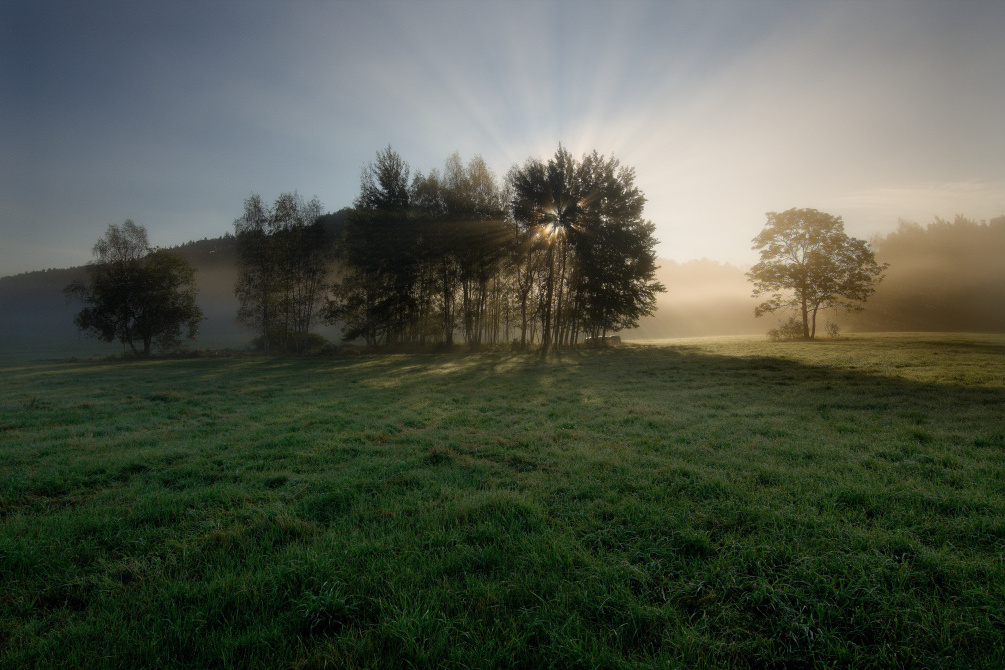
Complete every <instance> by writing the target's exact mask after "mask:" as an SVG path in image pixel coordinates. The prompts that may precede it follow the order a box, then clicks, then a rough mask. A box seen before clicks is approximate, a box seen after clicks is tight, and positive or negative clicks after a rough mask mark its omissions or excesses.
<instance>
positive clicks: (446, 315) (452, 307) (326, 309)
mask: <svg viewBox="0 0 1005 670" xmlns="http://www.w3.org/2000/svg"><path fill="white" fill-rule="evenodd" d="M644 205H645V196H644V195H643V193H642V192H641V190H640V189H639V188H638V187H637V186H636V185H635V173H634V170H632V169H630V168H626V167H623V166H621V165H620V163H619V162H618V161H617V159H614V158H606V157H603V156H601V155H599V154H597V153H596V152H593V153H591V154H587V155H584V156H583V157H582V158H579V159H576V158H574V157H573V156H572V155H571V154H570V153H569V152H568V150H566V149H565V148H563V147H561V146H560V147H559V149H558V150H557V151H556V153H555V155H554V156H553V157H552V158H550V159H549V160H548V161H542V160H539V159H533V158H532V159H528V160H527V161H526V162H525V163H524V164H523V165H520V166H515V167H513V168H512V169H511V170H510V172H509V174H507V176H506V178H505V179H504V180H502V181H500V180H498V179H497V178H496V177H495V175H494V174H493V173H492V171H491V170H490V169H489V168H488V166H487V165H486V164H485V161H484V160H483V159H482V158H481V157H479V156H476V157H474V158H472V159H471V160H469V161H468V162H467V163H465V162H463V161H462V160H461V158H460V156H459V155H458V154H456V153H455V154H453V155H452V156H450V157H449V158H448V159H447V160H446V162H445V164H444V166H443V168H442V169H433V170H431V171H430V172H429V173H428V174H423V173H422V172H415V173H414V174H413V173H412V170H411V168H410V166H409V165H408V163H407V162H406V161H405V160H404V159H403V158H402V157H401V156H400V155H399V154H398V153H397V152H395V151H394V150H393V149H392V148H391V147H390V146H388V147H387V148H385V149H383V150H381V151H379V152H378V153H377V156H376V159H375V160H374V161H373V162H371V163H370V164H368V165H367V166H366V167H365V168H364V170H363V172H362V176H361V183H360V192H359V195H358V196H357V197H356V199H355V201H354V203H353V207H352V209H351V210H350V211H349V212H348V213H347V215H346V216H345V220H344V223H343V225H342V227H341V231H340V232H341V234H340V235H338V236H334V235H330V234H329V235H326V234H325V231H326V226H325V225H324V223H325V222H324V220H323V218H322V217H321V215H320V210H321V207H320V204H319V203H317V201H316V200H312V201H310V202H304V201H303V199H302V198H300V197H299V196H297V195H296V194H295V193H294V194H290V193H285V194H282V195H280V196H279V198H277V199H276V201H275V203H274V204H272V205H271V206H267V205H266V204H265V203H263V202H262V200H261V198H260V197H259V196H258V195H252V196H251V197H249V198H248V199H247V200H246V201H245V203H244V213H243V215H242V216H241V217H240V218H239V219H238V220H237V221H236V222H235V234H236V238H237V245H238V257H239V265H240V274H239V278H238V282H237V286H236V294H237V297H238V299H239V302H240V311H239V319H240V320H241V322H242V323H243V324H244V325H245V326H246V327H248V328H249V329H250V330H251V331H252V332H254V333H256V336H257V340H258V341H259V342H261V343H262V347H263V348H264V349H266V350H271V349H272V348H273V347H277V346H278V347H280V348H282V349H286V350H290V351H303V350H305V349H306V348H307V347H308V346H309V345H310V338H309V336H308V335H309V331H310V327H311V325H312V323H315V322H316V321H324V322H326V323H329V324H337V325H339V326H340V328H341V332H342V337H343V340H345V341H354V340H356V341H361V342H364V343H365V344H366V345H368V346H381V345H384V346H387V345H392V346H401V345H406V346H407V345H431V344H444V345H452V344H454V343H465V344H468V345H472V346H478V345H481V344H497V343H503V342H516V343H519V345H521V346H530V345H536V346H540V347H541V348H543V349H544V350H547V349H549V348H551V347H556V346H570V345H573V344H576V343H577V342H579V341H582V339H584V338H587V337H603V336H605V335H606V334H607V333H610V332H616V331H619V330H621V329H624V328H631V327H634V326H636V325H637V324H638V320H639V319H640V318H641V317H643V316H647V315H650V314H652V313H653V312H654V310H655V308H656V295H657V294H658V293H659V292H661V291H664V290H665V288H664V287H663V286H662V285H661V284H660V283H659V282H658V281H656V279H655V272H656V269H657V266H656V253H655V246H656V240H655V238H654V237H653V232H654V231H655V226H654V225H653V224H652V223H651V222H649V221H647V220H645V219H643V218H642V213H643V208H644ZM327 229H328V230H330V227H328V228H327Z"/></svg>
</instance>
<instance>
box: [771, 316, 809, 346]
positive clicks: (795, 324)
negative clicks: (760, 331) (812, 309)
mask: <svg viewBox="0 0 1005 670" xmlns="http://www.w3.org/2000/svg"><path fill="white" fill-rule="evenodd" d="M805 332H806V331H805V326H804V324H803V322H802V321H800V320H799V319H797V318H796V317H794V316H790V317H789V318H788V319H787V320H786V321H782V322H780V323H779V324H778V327H777V328H772V329H771V330H769V331H768V339H769V340H771V341H772V342H792V341H793V340H802V339H805Z"/></svg>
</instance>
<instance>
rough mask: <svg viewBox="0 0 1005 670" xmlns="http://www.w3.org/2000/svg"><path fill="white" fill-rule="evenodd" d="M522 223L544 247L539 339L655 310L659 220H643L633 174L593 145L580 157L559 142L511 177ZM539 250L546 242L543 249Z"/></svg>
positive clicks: (569, 335) (563, 338)
mask: <svg viewBox="0 0 1005 670" xmlns="http://www.w3.org/2000/svg"><path fill="white" fill-rule="evenodd" d="M509 183H510V187H511V190H512V200H511V208H512V215H513V218H514V220H515V221H516V223H517V224H518V225H519V226H520V227H521V228H522V229H523V230H524V231H525V234H527V235H529V236H537V237H538V238H539V239H540V240H541V242H542V245H541V246H543V249H542V250H541V251H542V252H543V254H544V258H545V260H544V272H543V273H542V278H543V280H544V288H543V291H542V295H541V305H542V306H543V319H542V321H543V323H542V333H541V342H542V345H543V347H544V348H545V349H547V348H548V347H549V346H550V344H551V343H552V342H554V343H566V344H570V343H573V342H575V341H576V337H577V333H579V332H581V331H582V332H585V333H586V334H588V335H590V336H593V337H597V336H603V335H604V334H606V333H607V332H608V331H618V330H621V329H622V328H631V327H633V326H635V325H637V324H638V319H639V317H641V316H647V315H650V314H652V313H653V311H654V310H655V307H656V294H657V293H659V292H662V291H665V290H666V289H665V287H664V286H663V285H662V284H660V283H659V282H658V281H656V280H655V278H654V277H655V272H656V255H655V245H656V240H655V239H654V238H653V237H652V234H653V232H654V231H655V226H654V225H653V224H652V223H650V222H648V221H645V220H643V219H642V210H643V207H644V205H645V196H644V195H643V194H642V191H640V190H639V189H638V187H636V186H635V172H634V170H632V169H630V168H624V167H622V166H621V165H620V163H619V162H618V161H617V160H616V159H614V158H604V157H603V156H600V155H599V154H597V152H596V151H594V152H593V153H592V154H587V155H585V156H584V157H583V158H582V159H581V160H579V161H577V160H575V159H574V158H573V157H572V156H571V154H569V152H568V151H567V150H566V149H564V148H562V147H561V146H560V147H559V148H558V151H557V152H556V153H555V156H554V157H553V158H552V159H550V160H549V161H548V162H547V163H543V162H542V161H540V160H537V159H531V160H528V161H527V162H526V163H525V164H524V165H523V166H522V167H519V168H514V169H513V170H512V171H511V172H510V175H509ZM537 248H538V249H541V247H540V246H539V247H537Z"/></svg>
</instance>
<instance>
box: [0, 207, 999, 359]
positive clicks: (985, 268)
mask: <svg viewBox="0 0 1005 670" xmlns="http://www.w3.org/2000/svg"><path fill="white" fill-rule="evenodd" d="M233 242H234V240H233V238H232V237H229V236H228V237H223V238H217V239H212V240H201V241H198V242H190V243H188V244H185V245H182V246H180V247H176V248H175V251H177V252H178V253H179V254H180V255H181V256H183V257H184V258H185V259H186V260H188V261H189V262H190V263H192V265H193V266H195V267H196V268H197V272H196V282H197V285H198V288H199V296H198V303H199V305H200V307H201V308H202V310H203V312H204V314H205V316H206V320H205V321H204V322H203V323H202V325H201V327H200V331H199V336H198V337H197V338H196V340H195V342H194V343H193V344H192V346H193V347H194V348H203V349H205V348H211V349H212V348H237V349H244V348H247V347H248V346H249V343H250V341H251V339H252V335H251V334H249V333H247V332H245V331H242V330H241V329H240V328H239V327H238V326H237V324H236V322H235V316H236V314H237V308H238V303H237V300H236V298H235V297H234V282H235V279H236V277H237V267H236V257H235V251H234V246H233ZM872 245H873V248H874V249H875V251H876V257H877V260H879V261H880V262H882V263H889V265H890V267H889V269H888V270H887V272H886V277H885V278H884V280H883V282H882V283H881V284H880V285H879V287H878V288H877V290H876V293H875V295H874V296H873V297H872V298H871V299H870V300H869V301H868V302H867V303H866V304H865V309H864V310H863V311H861V312H853V313H847V312H825V313H824V314H823V317H824V318H825V319H830V320H832V321H835V322H837V323H838V324H840V326H841V328H842V329H843V330H844V332H883V331H904V332H908V331H937V332H955V331H967V332H1005V262H1003V260H1002V259H1005V217H997V218H995V219H992V220H991V221H990V222H986V223H978V222H974V221H971V220H969V219H966V218H963V217H957V218H956V219H955V220H954V221H952V222H950V221H946V220H941V219H938V220H936V221H935V222H933V223H931V224H928V225H926V226H922V225H921V224H918V223H910V222H901V224H900V227H899V229H898V230H897V231H896V232H894V233H891V234H890V235H888V236H885V237H876V238H875V239H873V240H872ZM83 276H84V268H82V267H78V268H69V269H60V270H57V269H50V270H45V271H38V272H29V273H24V274H20V275H15V276H12V277H3V278H0V347H2V348H3V349H4V350H5V351H6V352H7V353H11V352H14V351H38V352H49V353H50V354H51V355H55V356H87V355H94V354H112V353H118V352H120V351H121V346H120V345H118V344H117V343H112V344H104V343H101V342H98V341H96V340H94V339H91V338H88V337H86V336H84V335H82V334H81V333H79V332H78V331H77V329H76V327H75V326H74V324H73V316H74V314H75V313H76V311H77V310H79V306H78V305H75V304H72V303H70V302H68V301H67V299H66V298H65V297H64V295H63V293H62V289H63V287H64V286H66V285H67V284H68V283H70V282H71V281H73V280H74V279H81V278H83ZM657 279H658V280H659V281H660V282H662V283H663V284H664V285H665V286H666V287H667V291H666V293H663V294H661V295H660V296H659V298H658V309H657V310H656V313H655V314H654V315H653V316H652V317H648V318H644V319H642V320H641V321H640V323H639V327H638V328H636V329H633V330H628V331H624V332H622V333H621V336H622V337H623V338H624V339H662V338H675V337H701V336H714V335H748V334H763V333H765V332H767V331H768V330H769V329H770V328H773V327H774V326H775V325H776V324H777V322H778V317H775V316H767V317H763V318H760V319H755V318H754V305H755V304H756V302H757V301H756V300H755V299H754V298H752V297H751V295H750V283H749V282H748V281H747V278H746V276H745V269H744V268H739V267H736V266H734V265H730V264H728V263H721V262H718V261H714V260H709V259H701V260H692V261H687V262H684V263H680V262H676V261H673V260H666V259H661V260H660V269H659V270H658V272H657ZM782 316H785V315H782ZM314 330H315V332H318V333H320V334H322V335H323V336H325V337H326V338H328V339H330V340H332V341H334V342H338V340H339V332H338V329H337V328H335V327H332V326H323V325H320V326H317V327H315V329H314Z"/></svg>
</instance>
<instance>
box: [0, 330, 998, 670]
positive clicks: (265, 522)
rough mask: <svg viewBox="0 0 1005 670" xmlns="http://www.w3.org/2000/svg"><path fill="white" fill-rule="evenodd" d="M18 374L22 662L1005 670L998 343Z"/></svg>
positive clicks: (3, 503)
mask: <svg viewBox="0 0 1005 670" xmlns="http://www.w3.org/2000/svg"><path fill="white" fill-rule="evenodd" d="M0 379H2V383H0V667H3V668H32V667H43V668H59V667H67V668H138V667H151V668H153V667H157V668H283V667H288V668H322V667H330V668H414V667H445V668H499V667H507V668H509V667H526V668H650V667H652V668H656V667H659V668H675V667H680V668H702V667H707V668H712V667H780V668H781V667H784V668H800V667H807V668H809V667H854V668H899V667H904V668H906V667H911V668H926V667H931V668H951V667H959V668H1001V667H1005V483H1003V482H1005V336H1001V335H920V334H919V335H860V336H851V337H847V338H842V339H838V340H823V341H817V342H792V343H770V342H768V341H766V340H764V339H749V338H728V339H701V340H675V341H667V342H656V343H644V344H643V343H635V344H632V343H629V344H626V345H624V346H621V347H612V348H605V349H582V350H574V351H564V352H559V353H553V354H550V355H548V356H547V357H542V356H541V355H539V354H535V353H518V352H508V351H505V352H504V351H495V352H481V353H441V354H395V355H390V354H388V355H332V356H318V357H304V358H267V357H255V356H238V355H234V356H229V357H226V356H225V357H210V356H203V357H192V358H168V359H151V360H133V361H123V360H86V361H65V362H59V361H37V360H36V361H29V360H5V361H3V362H0Z"/></svg>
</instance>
